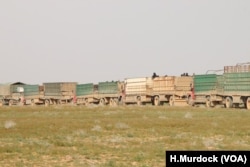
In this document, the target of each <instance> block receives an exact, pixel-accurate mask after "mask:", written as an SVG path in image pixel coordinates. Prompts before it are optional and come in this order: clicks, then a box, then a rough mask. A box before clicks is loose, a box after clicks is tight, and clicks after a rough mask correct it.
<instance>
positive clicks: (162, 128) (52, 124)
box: [0, 106, 250, 167]
mask: <svg viewBox="0 0 250 167" xmlns="http://www.w3.org/2000/svg"><path fill="white" fill-rule="evenodd" d="M249 149H250V111H248V110H245V109H230V110H228V109H224V108H213V109H210V108H204V107H202V108H193V107H169V106H159V107H154V106H141V107H137V106H118V107H108V106H104V107H97V106H88V107H85V106H52V107H42V106H35V107H31V106H27V107H14V106H13V107H1V108H0V166H10V167H12V166H20V167H21V166H58V167H59V166H67V167H68V166H87V167H112V166H119V167H120V166H121V167H122V166H124V167H127V166H139V167H151V166H157V167H158V166H165V151H166V150H249Z"/></svg>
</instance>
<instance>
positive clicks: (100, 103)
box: [99, 98, 105, 106]
mask: <svg viewBox="0 0 250 167" xmlns="http://www.w3.org/2000/svg"><path fill="white" fill-rule="evenodd" d="M99 105H101V106H104V105H105V99H104V98H102V99H100V101H99Z"/></svg>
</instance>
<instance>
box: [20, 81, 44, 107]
mask: <svg viewBox="0 0 250 167" xmlns="http://www.w3.org/2000/svg"><path fill="white" fill-rule="evenodd" d="M23 88H24V93H23V94H24V98H25V104H26V105H32V106H34V105H38V104H45V98H44V87H43V86H40V85H24V87H23Z"/></svg>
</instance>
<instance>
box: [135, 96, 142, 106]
mask: <svg viewBox="0 0 250 167" xmlns="http://www.w3.org/2000/svg"><path fill="white" fill-rule="evenodd" d="M136 99H137V105H138V106H140V105H141V104H142V103H141V97H140V96H138V97H137V98H136Z"/></svg>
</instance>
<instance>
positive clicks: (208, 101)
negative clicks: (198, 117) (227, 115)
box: [206, 97, 211, 108]
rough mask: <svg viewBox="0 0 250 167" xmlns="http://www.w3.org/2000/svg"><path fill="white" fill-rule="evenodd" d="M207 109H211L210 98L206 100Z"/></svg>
mask: <svg viewBox="0 0 250 167" xmlns="http://www.w3.org/2000/svg"><path fill="white" fill-rule="evenodd" d="M206 107H208V108H210V107H211V101H210V97H207V98H206Z"/></svg>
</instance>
